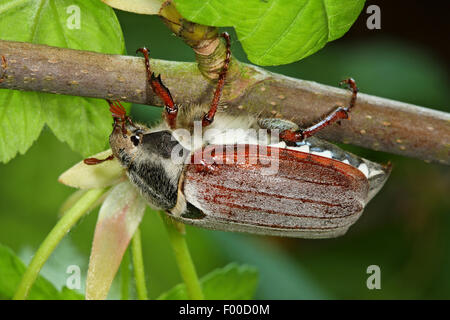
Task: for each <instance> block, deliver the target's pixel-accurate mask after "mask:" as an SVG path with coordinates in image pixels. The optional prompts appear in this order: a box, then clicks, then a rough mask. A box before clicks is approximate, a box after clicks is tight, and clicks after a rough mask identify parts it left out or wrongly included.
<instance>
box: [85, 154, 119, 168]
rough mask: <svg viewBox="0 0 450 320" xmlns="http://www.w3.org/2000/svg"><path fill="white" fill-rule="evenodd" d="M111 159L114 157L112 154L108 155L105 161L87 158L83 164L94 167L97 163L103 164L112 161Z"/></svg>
mask: <svg viewBox="0 0 450 320" xmlns="http://www.w3.org/2000/svg"><path fill="white" fill-rule="evenodd" d="M112 159H114V155H113V154H112V155H110V156H109V157H108V158H106V159H97V158H87V159H84V160H83V162H84V163H85V164H87V165H91V166H92V165H96V164H99V163H102V162H105V161H108V160H112Z"/></svg>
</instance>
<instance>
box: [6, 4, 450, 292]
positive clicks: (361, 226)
mask: <svg viewBox="0 0 450 320" xmlns="http://www.w3.org/2000/svg"><path fill="white" fill-rule="evenodd" d="M370 4H378V5H379V6H380V7H381V16H382V25H381V30H368V29H367V28H366V19H367V17H368V15H367V14H366V13H365V10H364V11H363V12H362V13H361V16H360V17H359V19H358V21H357V22H356V24H355V25H354V26H353V27H352V28H351V29H350V31H349V32H348V33H347V34H346V35H345V36H344V37H343V38H341V39H339V40H337V41H335V42H333V43H330V44H328V45H327V46H326V47H325V48H324V49H322V50H321V51H319V52H318V53H316V54H314V55H312V56H310V57H308V58H306V59H304V60H302V61H299V62H297V63H294V64H290V65H285V66H280V67H272V68H269V69H270V70H272V71H275V72H279V73H283V74H286V75H288V76H292V77H296V78H301V79H307V80H313V81H317V82H321V83H324V84H329V85H337V83H338V81H339V80H341V79H344V78H346V77H348V76H352V77H354V78H355V79H357V81H358V85H359V87H360V89H361V91H362V92H364V93H368V94H374V95H378V96H382V97H386V98H391V99H396V100H401V101H405V102H409V103H413V104H417V105H421V106H425V107H429V108H434V109H438V110H443V111H446V112H450V108H449V105H448V101H449V98H450V97H449V95H450V94H449V81H450V79H449V72H448V67H449V65H448V63H449V53H450V52H449V47H448V41H446V39H442V35H443V34H446V33H447V32H448V20H447V19H448V17H447V15H448V12H449V11H448V10H445V9H444V8H442V10H436V8H432V7H431V6H429V5H427V4H426V3H422V2H421V1H416V2H411V1H400V2H397V1H396V2H395V3H394V1H367V3H366V7H367V6H368V5H370ZM443 6H448V5H443ZM116 13H117V15H118V17H119V20H120V23H121V25H122V29H123V32H124V36H125V41H126V46H127V50H128V53H129V54H131V55H133V54H134V51H135V50H136V48H138V47H141V46H143V45H145V46H148V47H149V48H150V50H151V56H152V57H153V58H159V59H166V60H179V61H194V59H195V57H194V54H193V52H192V51H191V50H190V48H188V47H187V46H186V45H184V44H183V43H182V42H181V41H180V40H179V39H177V38H176V37H175V36H173V35H171V34H170V32H169V31H168V30H167V29H166V27H165V26H164V25H163V23H162V22H161V21H160V20H159V18H157V17H153V16H143V15H136V14H131V13H125V12H120V11H117V12H116ZM445 29H447V32H445ZM439 30H442V32H439ZM227 31H229V32H231V35H232V38H233V39H236V37H235V36H234V32H233V31H232V30H227ZM232 51H233V54H234V55H235V56H236V57H237V58H238V59H240V60H241V61H247V60H246V58H245V54H244V52H243V51H242V49H241V47H240V44H239V43H238V42H237V41H234V42H233V44H232ZM160 113H161V109H158V108H153V109H152V108H149V107H148V106H139V105H134V106H133V108H132V114H133V116H134V117H135V118H138V119H140V120H141V121H145V122H148V123H151V122H153V121H156V120H157V119H158V118H159V117H160ZM74 121H76V119H74ZM106 138H107V137H105V143H106ZM105 146H106V144H105ZM343 147H344V148H346V149H348V150H351V151H352V152H355V153H358V154H360V155H362V156H364V157H366V158H369V159H372V160H376V161H379V162H387V161H389V160H390V161H391V162H392V163H393V165H394V170H393V172H392V175H391V178H390V180H388V182H387V184H386V186H385V187H384V189H383V190H382V191H381V192H380V193H379V195H377V196H376V197H375V199H374V200H372V202H371V203H370V204H369V205H368V207H367V208H366V210H365V212H364V214H363V215H362V217H361V219H360V220H359V221H358V222H357V223H356V224H355V225H354V226H353V227H352V228H350V230H349V232H348V233H347V234H346V235H345V236H343V237H340V238H337V239H330V240H302V239H284V238H275V237H261V236H251V235H244V234H233V233H224V232H218V231H209V230H202V229H198V228H194V227H188V228H187V232H188V243H189V246H190V248H191V253H192V255H193V259H194V262H195V264H196V266H197V268H198V272H199V274H200V275H204V274H206V273H208V272H209V271H211V270H212V269H214V268H216V267H221V266H224V265H225V264H227V263H228V262H231V261H237V262H240V263H246V264H250V265H253V266H256V267H257V268H258V269H259V271H260V284H259V288H258V291H257V294H256V298H258V299H316V298H318V299H321V298H326V299H329V298H339V299H357V298H361V299H379V298H383V299H392V298H397V299H416V298H425V299H432V298H437V299H442V298H447V299H448V298H450V232H448V230H450V197H449V190H450V188H449V187H450V171H449V168H448V167H445V166H442V165H436V164H429V163H425V162H423V161H419V160H415V159H408V158H404V157H400V156H395V155H391V154H384V153H380V152H374V151H370V150H365V149H361V148H356V147H352V146H343ZM80 160H81V157H80V155H78V154H76V153H74V152H72V151H71V150H70V149H69V147H68V146H67V145H65V144H63V143H61V142H59V141H58V140H57V139H56V138H55V137H54V136H53V134H52V133H51V132H50V131H49V130H48V129H44V130H43V132H42V134H41V136H40V138H39V140H38V142H37V143H36V144H35V145H34V146H33V147H32V148H31V149H30V151H29V152H28V153H26V154H25V155H23V156H19V157H17V158H15V159H14V160H12V161H11V162H9V163H8V164H6V165H3V164H2V165H0V177H1V179H0V203H1V205H0V243H2V244H5V245H7V246H10V247H11V248H12V249H13V250H15V251H16V252H17V253H18V254H19V255H20V256H21V258H22V259H23V260H24V261H26V262H28V261H29V260H30V259H31V256H32V255H33V253H34V251H35V250H36V248H37V247H38V246H39V244H40V243H41V241H42V240H43V239H44V237H45V236H46V234H47V233H48V232H49V231H50V230H51V228H52V227H53V226H54V224H55V222H56V221H57V218H58V209H59V206H60V205H61V204H62V203H63V201H64V200H65V199H66V198H67V197H68V196H69V195H70V194H71V193H72V192H73V191H74V190H72V189H70V188H69V187H66V186H63V185H60V184H58V182H57V178H58V176H59V174H60V173H62V172H63V171H64V170H66V169H67V168H69V167H70V166H72V165H73V164H74V163H76V162H78V161H80ZM96 219H97V210H96V211H93V212H91V213H90V214H89V215H88V216H86V217H85V218H84V219H83V220H82V221H81V222H80V223H79V224H78V225H77V226H76V227H75V228H74V229H73V231H72V232H71V233H70V234H69V235H68V236H67V237H66V239H65V240H64V241H63V242H62V243H61V245H60V246H59V247H58V249H57V250H56V252H55V253H54V254H53V256H52V257H51V259H50V260H49V262H48V263H47V265H46V266H45V267H44V270H43V272H42V274H43V275H44V276H46V277H47V278H48V279H49V280H51V281H52V282H53V283H54V284H55V285H57V286H58V287H61V286H62V285H63V284H64V283H65V279H66V277H67V274H66V268H67V266H68V265H71V264H77V265H79V266H80V267H81V270H82V273H83V274H84V276H85V274H86V272H87V263H88V258H89V253H90V247H91V242H92V239H93V233H94V227H95V222H96ZM141 230H142V235H143V247H144V258H145V268H146V273H147V285H148V288H149V293H150V297H152V298H154V297H156V296H158V295H159V294H160V293H161V292H163V291H165V290H167V289H169V288H171V287H172V286H174V285H175V284H177V283H180V282H181V279H180V276H179V273H178V270H177V267H176V264H175V260H174V256H173V253H172V250H171V247H170V244H169V241H168V238H167V235H166V231H165V229H164V226H163V224H162V222H161V220H160V217H159V216H157V215H156V214H153V213H152V212H147V213H146V215H145V216H144V220H143V223H142V227H141ZM374 264H375V265H378V266H379V267H380V268H381V290H368V289H367V287H366V280H367V278H368V276H369V275H368V274H367V273H366V270H367V267H368V266H369V265H374ZM117 289H118V285H117V284H116V285H115V287H113V290H112V292H111V294H110V296H109V297H110V298H117V297H118V290H117ZM82 291H83V290H82Z"/></svg>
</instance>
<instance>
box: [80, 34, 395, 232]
mask: <svg viewBox="0 0 450 320" xmlns="http://www.w3.org/2000/svg"><path fill="white" fill-rule="evenodd" d="M222 36H223V38H224V39H225V42H226V47H227V50H226V56H225V59H224V65H223V68H222V71H221V73H220V75H219V78H218V81H217V86H216V89H215V92H214V97H213V100H212V102H211V105H210V106H202V105H178V104H176V103H175V102H174V100H173V98H172V96H171V94H170V91H169V89H168V88H167V87H165V85H164V84H163V82H162V80H161V77H160V76H155V74H154V73H153V72H152V71H151V68H150V62H149V57H148V50H147V49H146V48H140V49H138V50H137V52H141V53H142V54H143V55H144V58H145V67H146V74H147V81H148V83H149V85H150V86H151V88H152V90H153V92H154V93H155V94H156V95H157V96H159V97H160V98H161V99H162V100H163V102H164V105H165V113H164V120H163V121H162V122H161V123H160V124H158V125H157V126H155V127H153V128H148V127H147V126H145V125H142V124H136V123H134V122H133V121H132V120H131V118H130V117H129V116H127V114H126V111H125V109H124V108H123V107H122V105H121V104H120V102H119V101H109V100H108V103H109V105H110V111H111V113H112V116H113V118H114V124H113V131H112V133H111V135H110V137H109V142H110V145H111V149H112V153H113V154H112V155H111V156H110V157H108V158H107V159H103V160H100V159H95V158H89V159H85V163H87V164H96V163H100V162H102V161H105V160H110V159H112V158H117V159H118V160H119V162H120V163H121V165H122V166H123V167H124V168H126V173H127V176H128V178H129V180H130V181H131V182H132V184H133V185H135V186H136V188H137V189H138V190H139V191H140V193H141V194H142V196H143V197H144V198H145V199H146V200H147V202H148V204H149V205H150V206H151V207H153V208H155V209H160V210H164V211H165V212H166V213H167V214H168V215H170V216H171V217H172V218H174V219H176V220H178V221H181V222H183V223H187V224H191V225H195V226H200V227H204V228H209V229H216V230H224V231H237V232H246V233H253V234H261V235H274V236H286V237H299V238H331V237H337V236H340V235H342V234H344V233H345V232H346V231H347V229H348V228H349V227H350V226H351V225H352V224H353V223H354V222H355V221H356V220H357V219H358V218H359V216H360V215H361V213H362V212H363V209H364V207H365V205H366V204H367V203H368V202H369V201H370V199H372V198H373V196H374V195H375V194H377V192H378V191H379V190H380V189H381V187H382V186H383V184H384V183H385V181H386V180H387V178H388V176H389V174H390V170H391V167H390V165H381V164H378V163H374V162H372V161H369V160H367V159H364V158H360V157H358V156H356V155H354V154H351V153H349V152H346V151H344V150H342V149H340V148H338V147H337V146H335V145H333V144H331V143H329V142H327V141H323V140H320V139H318V138H315V137H314V136H313V135H314V134H315V133H316V132H318V131H319V130H321V129H323V128H325V127H326V126H328V125H330V124H332V123H334V122H337V121H339V120H343V119H347V118H348V114H349V112H350V111H351V110H352V109H353V108H354V106H355V104H356V99H357V92H358V88H357V86H356V83H355V81H354V80H353V79H347V80H344V81H343V83H344V84H346V85H347V86H348V87H349V88H350V89H351V92H352V94H351V98H350V102H349V106H348V107H337V108H336V109H335V110H333V111H332V112H331V113H330V114H328V115H326V116H325V117H324V118H323V119H322V120H320V121H318V122H317V123H315V124H313V125H312V126H310V127H307V128H300V127H299V126H297V125H296V124H294V123H292V122H290V121H287V120H283V119H261V118H258V117H256V116H254V115H249V114H245V115H240V116H229V115H227V114H226V113H225V112H222V111H218V109H219V108H218V106H219V101H220V96H221V93H222V89H223V87H224V84H225V79H226V74H227V70H228V66H229V63H230V59H231V51H230V38H229V36H228V34H226V33H223V34H222ZM195 124H196V125H197V127H200V128H202V129H207V130H212V131H213V132H214V134H211V135H209V136H208V137H207V136H206V132H205V135H202V136H201V138H202V139H201V142H200V143H197V144H196V143H195V142H198V141H194V142H192V138H189V139H188V138H185V137H184V136H183V135H182V134H180V133H179V132H180V131H183V132H184V133H186V132H187V133H188V134H192V133H193V132H194V131H195V128H196V126H195ZM232 129H235V130H238V129H245V130H243V131H241V132H239V133H234V134H231V135H228V136H227V135H226V133H227V132H228V131H230V130H232ZM249 129H253V130H261V129H265V130H269V132H270V133H271V134H272V133H273V132H276V133H278V135H277V137H278V138H279V140H278V142H275V143H271V142H272V140H270V139H268V138H265V139H262V140H261V139H260V140H255V139H254V137H252V136H251V135H250V134H248V133H246V130H247V131H248V130H249ZM193 140H195V139H193ZM224 150H226V152H225V151H224ZM174 155H175V157H174ZM174 158H176V159H174ZM175 160H176V161H175ZM180 160H181V161H180ZM272 160H273V161H275V162H276V170H274V171H273V172H272V173H268V169H270V168H271V165H272V164H273V163H271V161H272ZM269 171H270V170H269Z"/></svg>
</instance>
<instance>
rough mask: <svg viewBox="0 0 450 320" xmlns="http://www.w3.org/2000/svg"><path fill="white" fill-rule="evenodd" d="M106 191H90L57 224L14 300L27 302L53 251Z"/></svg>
mask: <svg viewBox="0 0 450 320" xmlns="http://www.w3.org/2000/svg"><path fill="white" fill-rule="evenodd" d="M105 191H106V189H92V190H89V191H88V192H86V193H85V194H84V195H83V196H82V197H81V198H80V199H79V200H78V201H77V202H76V203H75V204H74V205H73V207H72V208H70V209H69V210H68V211H67V212H66V213H65V214H64V216H63V217H62V218H61V219H60V220H59V221H58V222H57V223H56V225H55V226H54V227H53V229H52V231H50V233H49V234H48V235H47V237H46V238H45V240H44V242H42V244H41V246H40V247H39V249H38V250H37V251H36V254H35V255H34V257H33V259H32V260H31V262H30V264H29V265H28V268H27V270H26V271H25V273H24V275H23V277H22V281H21V282H20V284H19V286H18V287H17V290H16V293H15V294H14V297H13V299H14V300H25V299H26V298H27V296H28V293H29V292H30V289H31V286H32V285H33V283H34V281H35V280H36V278H37V276H38V275H39V272H40V270H41V268H42V266H43V265H44V264H45V262H46V261H47V259H48V258H49V257H50V255H51V254H52V252H53V250H55V248H56V246H57V245H58V244H59V242H60V241H61V240H62V238H63V237H64V236H65V235H66V234H67V232H69V230H70V229H71V228H72V227H73V226H74V224H75V223H76V222H77V221H78V220H79V219H80V218H81V217H82V216H83V215H84V214H85V213H86V212H87V211H89V209H91V206H92V205H93V204H94V203H95V201H97V199H98V198H100V197H101V195H102V194H103V193H104V192H105Z"/></svg>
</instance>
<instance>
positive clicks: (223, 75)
mask: <svg viewBox="0 0 450 320" xmlns="http://www.w3.org/2000/svg"><path fill="white" fill-rule="evenodd" d="M222 37H223V38H224V39H225V42H226V56H225V60H224V61H223V67H222V71H221V72H220V74H219V80H218V81H217V86H216V91H215V92H214V98H213V100H212V101H211V107H210V108H209V111H208V113H207V114H205V116H204V117H203V120H202V126H203V127H206V126H209V125H210V124H211V123H212V122H213V121H214V115H215V114H216V111H217V106H218V105H219V101H220V96H221V95H222V89H223V86H224V85H225V78H226V76H227V71H228V66H229V64H230V60H231V50H230V35H229V34H228V33H226V32H224V33H222Z"/></svg>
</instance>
